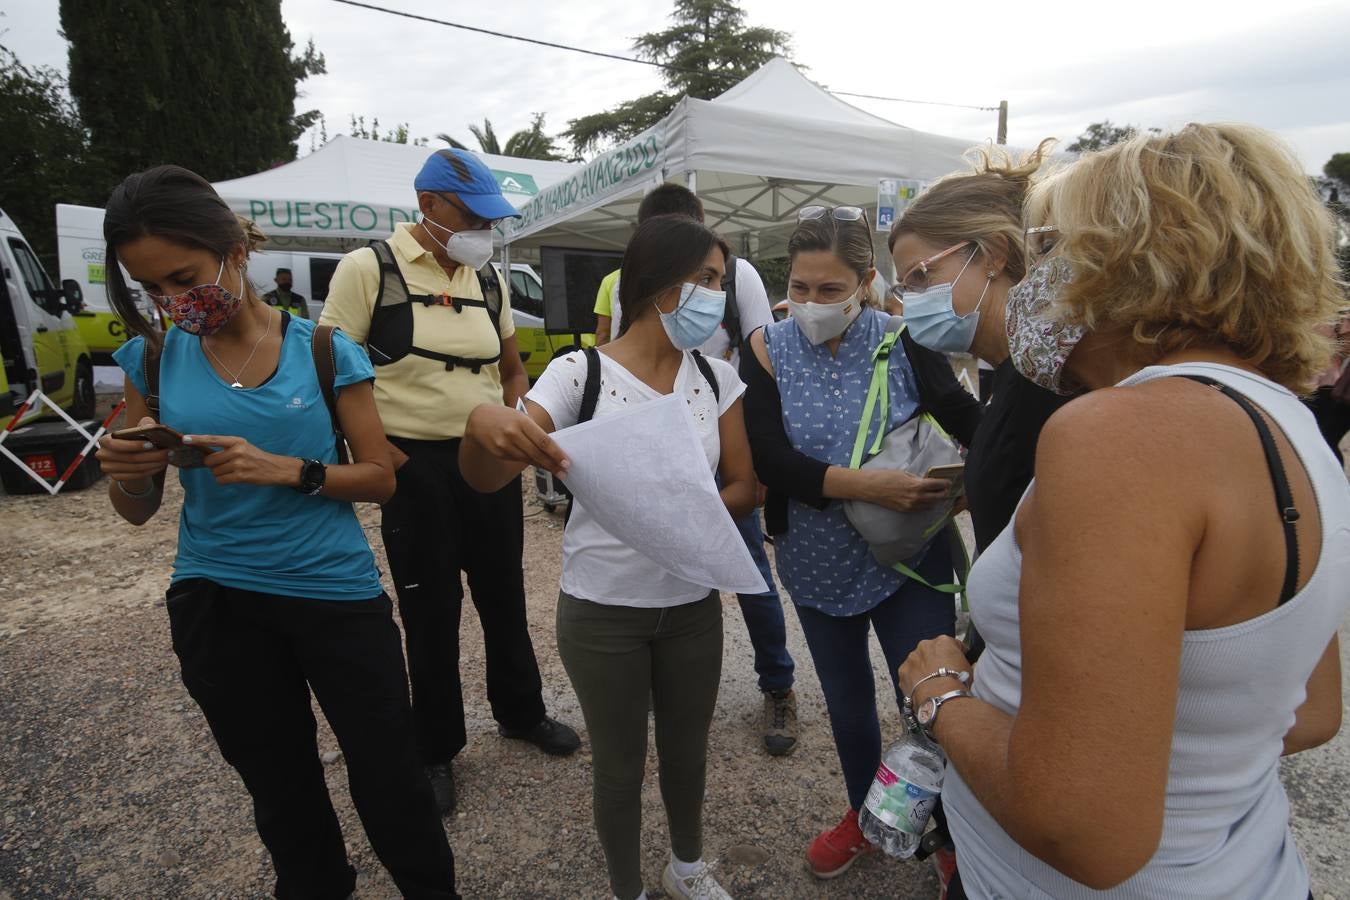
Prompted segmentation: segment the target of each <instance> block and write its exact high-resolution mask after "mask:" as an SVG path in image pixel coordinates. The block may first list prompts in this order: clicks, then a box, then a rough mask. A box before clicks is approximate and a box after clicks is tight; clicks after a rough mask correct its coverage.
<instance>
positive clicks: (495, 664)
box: [380, 437, 544, 765]
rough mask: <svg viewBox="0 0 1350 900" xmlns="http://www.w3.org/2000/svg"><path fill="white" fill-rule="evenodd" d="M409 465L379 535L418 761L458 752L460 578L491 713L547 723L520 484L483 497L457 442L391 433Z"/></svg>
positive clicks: (516, 721)
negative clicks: (533, 633) (529, 612)
mask: <svg viewBox="0 0 1350 900" xmlns="http://www.w3.org/2000/svg"><path fill="white" fill-rule="evenodd" d="M390 440H391V441H393V443H394V444H395V445H397V446H398V447H399V449H401V450H402V451H403V452H404V453H406V454H408V457H409V458H408V461H407V462H406V463H405V464H404V465H403V467H402V468H400V469H399V470H398V489H397V490H396V491H395V492H394V497H393V499H392V500H390V501H389V502H388V503H387V504H385V506H384V515H383V519H382V521H381V525H380V532H381V534H382V535H383V537H384V549H385V552H386V553H387V554H388V556H389V568H390V574H391V575H392V576H393V579H394V590H395V591H396V593H397V594H398V610H399V615H400V616H401V617H402V618H403V631H404V634H405V638H406V641H407V647H408V675H409V677H410V678H411V680H412V705H413V717H414V719H415V720H416V722H417V740H418V745H419V747H420V748H421V752H422V761H423V762H425V763H427V764H428V765H430V764H432V763H440V762H448V761H450V760H451V759H452V758H453V757H454V756H455V754H457V753H459V751H460V750H462V749H464V744H465V740H466V738H465V733H464V696H463V688H462V686H461V684H460V678H459V619H460V610H461V608H462V607H463V605H464V585H463V583H462V582H461V580H460V573H461V572H464V573H465V574H467V575H468V578H469V592H470V596H471V598H472V600H473V605H474V607H475V608H476V609H477V610H478V621H479V622H480V624H481V625H482V626H483V644H484V651H485V655H486V657H487V695H488V703H489V704H490V705H491V706H492V716H493V718H495V719H496V720H497V721H498V722H499V723H501V724H502V725H503V726H505V727H506V728H510V729H528V728H532V727H534V726H535V725H537V724H539V722H541V721H542V720H543V718H544V699H543V695H542V690H543V684H542V682H541V681H540V678H539V664H538V662H536V660H535V657H534V645H533V644H532V643H531V642H530V631H529V626H528V624H527V623H526V620H525V572H524V569H523V568H522V563H521V554H522V550H523V544H524V521H523V519H522V517H521V508H520V502H521V500H520V479H519V478H517V479H516V480H515V481H513V482H512V483H511V484H509V485H507V486H506V487H505V488H503V489H502V490H500V491H497V492H496V493H493V494H480V493H478V492H477V491H475V490H474V489H473V488H471V487H469V485H468V484H467V483H465V481H464V479H463V477H461V475H460V472H459V440H458V439H455V440H447V441H414V440H408V439H406V438H397V437H391V438H390Z"/></svg>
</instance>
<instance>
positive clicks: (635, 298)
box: [619, 215, 731, 334]
mask: <svg viewBox="0 0 1350 900" xmlns="http://www.w3.org/2000/svg"><path fill="white" fill-rule="evenodd" d="M714 247H717V248H720V249H721V251H722V255H723V257H730V256H731V249H730V248H729V247H727V245H726V242H725V241H723V240H722V239H721V238H720V237H718V236H717V234H716V233H715V232H713V230H712V229H711V228H709V227H708V226H706V225H704V224H703V223H702V222H699V221H698V220H696V219H691V218H690V217H689V216H685V215H667V216H654V217H652V218H650V219H648V220H646V221H645V222H643V223H642V224H641V225H639V226H638V227H637V231H635V232H634V233H633V237H632V239H631V240H630V241H629V242H628V248H627V249H626V250H625V251H624V254H623V269H622V272H623V274H622V275H621V276H620V277H619V306H620V307H621V310H620V311H621V312H622V313H623V315H622V317H621V319H620V322H619V334H623V333H624V332H626V331H627V330H628V328H629V326H631V325H632V324H633V322H635V321H637V319H639V318H640V317H642V316H643V315H645V314H646V312H647V309H648V307H649V306H650V305H651V301H652V300H654V299H655V298H656V297H658V296H659V295H660V294H662V293H663V292H664V291H667V290H669V289H670V288H672V287H674V286H676V285H678V284H680V283H681V282H682V281H684V279H685V277H686V276H688V275H689V273H690V272H695V271H698V270H699V269H700V268H701V267H702V266H703V261H704V260H705V259H707V258H708V254H709V253H711V252H712V250H713V248H714Z"/></svg>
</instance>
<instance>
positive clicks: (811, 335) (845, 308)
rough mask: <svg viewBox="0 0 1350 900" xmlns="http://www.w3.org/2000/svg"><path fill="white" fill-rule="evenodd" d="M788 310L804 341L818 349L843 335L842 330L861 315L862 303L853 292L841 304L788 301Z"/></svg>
mask: <svg viewBox="0 0 1350 900" xmlns="http://www.w3.org/2000/svg"><path fill="white" fill-rule="evenodd" d="M859 290H861V288H859ZM788 310H789V313H790V314H791V316H792V321H794V322H796V323H797V327H798V328H800V329H801V331H802V334H804V335H806V339H807V340H808V341H810V342H811V343H812V344H813V345H815V346H817V347H818V346H820V345H821V344H823V343H825V342H826V341H828V340H830V339H831V338H837V337H839V335H841V334H843V333H844V329H846V328H848V326H850V325H852V324H853V320H854V319H856V318H858V316H859V315H861V314H862V310H863V302H862V301H861V300H859V299H858V295H857V293H856V292H855V293H854V295H853V296H852V297H849V298H848V299H847V300H844V301H843V302H841V303H812V302H807V303H798V302H797V301H795V300H789V301H788Z"/></svg>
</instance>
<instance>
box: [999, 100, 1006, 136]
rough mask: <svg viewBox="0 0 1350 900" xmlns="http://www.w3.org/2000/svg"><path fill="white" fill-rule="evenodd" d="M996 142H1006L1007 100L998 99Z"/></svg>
mask: <svg viewBox="0 0 1350 900" xmlns="http://www.w3.org/2000/svg"><path fill="white" fill-rule="evenodd" d="M998 142H999V143H1000V144H1006V143H1008V101H1007V100H1000V101H998Z"/></svg>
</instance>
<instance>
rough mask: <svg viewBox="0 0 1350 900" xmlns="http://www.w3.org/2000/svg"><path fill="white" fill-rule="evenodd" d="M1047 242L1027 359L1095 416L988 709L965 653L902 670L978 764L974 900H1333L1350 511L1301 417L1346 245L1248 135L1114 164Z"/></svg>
mask: <svg viewBox="0 0 1350 900" xmlns="http://www.w3.org/2000/svg"><path fill="white" fill-rule="evenodd" d="M1027 220H1028V221H1029V222H1031V223H1033V224H1034V225H1035V226H1036V227H1038V228H1045V229H1048V228H1049V227H1050V226H1054V228H1055V229H1056V230H1057V231H1058V235H1059V236H1058V239H1057V240H1056V242H1055V246H1054V248H1053V250H1052V251H1051V252H1050V254H1049V256H1048V257H1047V258H1046V259H1044V260H1042V261H1041V262H1040V263H1038V264H1037V265H1035V266H1033V267H1032V269H1031V271H1030V272H1029V273H1028V275H1027V278H1026V279H1025V281H1024V284H1025V285H1028V286H1029V288H1028V289H1026V290H1021V289H1019V290H1018V291H1016V292H1015V293H1014V295H1013V297H1012V298H1011V299H1010V301H1009V306H1008V326H1007V327H1008V335H1009V352H1010V355H1011V357H1012V359H1013V363H1014V365H1016V366H1017V368H1018V369H1019V371H1021V372H1022V374H1023V375H1025V376H1026V377H1027V378H1029V379H1031V380H1032V381H1034V382H1036V383H1037V384H1040V385H1042V386H1043V387H1046V388H1048V389H1050V390H1069V389H1072V388H1074V387H1079V388H1086V389H1087V391H1088V393H1086V395H1085V396H1083V397H1080V398H1079V399H1077V400H1075V401H1074V402H1073V403H1070V404H1068V405H1067V406H1065V407H1064V408H1063V409H1061V410H1060V411H1059V412H1057V413H1056V414H1055V415H1054V416H1053V417H1052V418H1051V420H1050V421H1049V422H1048V423H1047V424H1046V426H1045V429H1044V430H1043V432H1042V434H1041V438H1040V442H1039V446H1038V448H1037V451H1036V478H1035V480H1034V481H1033V482H1032V484H1031V486H1030V488H1029V489H1028V490H1027V492H1026V496H1025V497H1024V498H1023V500H1022V501H1021V503H1020V504H1019V506H1018V509H1017V511H1016V514H1015V516H1014V520H1013V524H1012V526H1011V527H1009V528H1007V529H1005V530H1004V531H1003V533H1002V534H1000V535H999V536H998V538H997V539H996V540H995V541H994V543H993V544H992V545H991V546H990V547H989V548H988V549H987V550H986V551H985V553H984V554H983V555H982V556H981V557H980V559H979V561H978V562H977V563H976V564H975V567H974V570H973V571H972V572H971V576H970V582H969V588H970V606H971V614H972V616H973V617H974V620H975V623H976V624H977V625H978V626H979V627H980V630H981V632H982V633H983V634H984V636H985V639H986V640H987V642H988V646H987V649H986V651H985V653H984V655H983V656H982V657H981V658H980V661H979V663H978V671H977V673H976V677H975V678H974V681H973V691H972V690H967V689H966V688H965V687H964V686H963V685H962V684H961V683H960V681H959V680H957V679H954V678H949V677H947V676H946V675H945V674H943V673H941V672H940V671H939V669H942V668H945V669H950V670H954V671H957V672H963V673H964V672H968V671H969V669H968V666H967V665H966V662H965V656H964V653H963V650H962V648H961V647H960V645H959V644H958V643H957V642H956V641H954V640H952V639H950V638H945V637H943V638H938V639H935V640H931V641H925V642H924V643H922V644H920V646H919V647H918V648H917V649H916V650H915V652H914V653H913V654H911V655H910V657H909V658H908V659H907V660H906V661H905V663H904V665H903V666H902V667H901V670H900V680H901V684H902V686H903V687H904V689H905V690H906V692H907V693H909V694H910V695H911V699H912V701H913V704H914V707H915V709H916V710H917V713H918V720H919V721H920V722H921V723H922V724H923V727H924V728H925V729H926V730H928V731H929V732H930V734H932V735H933V736H934V738H935V739H936V740H938V741H939V742H940V743H941V744H942V748H943V750H944V751H945V752H946V755H947V759H948V761H949V765H948V768H947V775H946V781H945V783H944V786H943V804H944V806H945V809H946V814H947V822H948V825H949V827H950V829H951V832H952V836H953V837H954V838H955V842H956V851H957V860H958V871H957V874H956V878H955V879H954V880H953V884H952V895H953V897H958V898H959V897H964V896H970V897H980V898H984V897H995V896H1002V897H1029V898H1049V897H1053V898H1056V900H1078V898H1082V900H1088V898H1099V897H1107V898H1116V900H1125V898H1129V900H1136V898H1137V900H1145V898H1170V897H1224V898H1232V900H1265V898H1274V897H1279V898H1301V897H1305V896H1306V897H1309V898H1311V896H1312V894H1311V892H1310V889H1309V876H1308V871H1307V869H1306V867H1305V865H1304V863H1303V860H1302V859H1301V858H1300V856H1299V852H1298V849H1297V847H1296V846H1295V843H1294V836H1293V834H1292V833H1291V832H1290V828H1289V801H1288V798H1287V797H1286V796H1285V791H1284V788H1283V787H1282V786H1281V783H1280V758H1281V757H1282V756H1285V755H1288V754H1291V753H1297V752H1299V751H1301V750H1305V749H1308V748H1310V747H1315V746H1317V745H1319V744H1322V743H1324V742H1326V741H1328V740H1330V739H1331V738H1332V737H1334V736H1335V734H1336V733H1337V731H1338V730H1339V728H1340V724H1341V712H1342V703H1341V672H1340V648H1339V644H1338V641H1337V636H1336V635H1337V628H1338V626H1339V625H1340V623H1341V622H1342V620H1343V619H1344V616H1345V615H1346V612H1347V611H1350V592H1347V590H1346V585H1347V584H1350V486H1347V484H1346V479H1345V471H1344V469H1343V468H1342V466H1341V465H1340V464H1339V462H1338V461H1337V460H1336V459H1335V457H1334V456H1333V455H1332V453H1331V451H1330V450H1329V449H1328V448H1327V446H1326V445H1325V443H1324V442H1323V441H1322V438H1321V435H1320V434H1319V432H1318V429H1317V426H1316V423H1315V422H1314V420H1313V418H1312V416H1311V414H1310V413H1309V412H1308V410H1307V409H1306V408H1305V407H1304V406H1303V404H1302V403H1301V402H1300V401H1299V398H1298V393H1297V392H1299V391H1302V390H1304V389H1305V387H1306V385H1307V384H1308V383H1309V379H1310V378H1311V377H1312V376H1314V375H1315V374H1316V373H1317V372H1318V371H1319V370H1321V369H1322V367H1323V366H1325V365H1326V362H1327V359H1328V356H1329V350H1330V342H1329V341H1328V340H1327V338H1326V337H1325V336H1324V335H1321V334H1318V326H1321V325H1325V324H1326V323H1328V322H1330V321H1333V320H1334V319H1335V317H1336V316H1337V315H1338V314H1340V313H1341V312H1342V311H1343V310H1344V308H1345V304H1346V298H1345V294H1344V291H1343V285H1342V284H1341V283H1340V281H1339V278H1338V267H1337V260H1336V254H1335V246H1336V240H1335V237H1336V229H1335V223H1334V221H1333V219H1332V216H1331V215H1330V213H1329V212H1328V211H1327V209H1326V208H1325V206H1324V205H1323V204H1322V202H1321V199H1320V198H1319V197H1318V196H1317V195H1316V192H1315V191H1314V190H1313V189H1312V187H1311V185H1310V184H1309V182H1308V179H1307V177H1306V176H1305V175H1304V174H1303V167H1302V166H1301V165H1300V164H1299V162H1298V160H1297V158H1296V157H1295V156H1294V155H1293V153H1292V152H1291V151H1290V150H1289V149H1288V148H1287V147H1285V146H1283V145H1282V144H1281V143H1280V142H1279V141H1278V140H1277V139H1275V138H1274V136H1272V135H1270V134H1269V133H1267V132H1264V131H1261V130H1260V129H1257V128H1254V127H1252V126H1247V125H1188V126H1187V127H1185V128H1184V129H1182V130H1180V131H1178V132H1175V133H1171V134H1161V135H1153V134H1150V135H1146V136H1141V137H1137V138H1135V139H1133V140H1130V141H1127V142H1125V143H1122V144H1117V145H1116V146H1114V147H1112V148H1110V149H1108V150H1104V151H1101V152H1099V153H1093V154H1089V155H1086V156H1084V157H1083V158H1082V159H1080V160H1079V161H1078V162H1076V163H1074V164H1073V165H1072V166H1070V167H1068V168H1067V169H1065V170H1064V171H1061V172H1059V173H1057V174H1055V175H1053V176H1050V177H1048V178H1046V179H1044V180H1042V181H1040V182H1039V183H1038V184H1036V185H1035V186H1034V187H1033V188H1032V191H1031V193H1030V195H1029V196H1028V201H1027ZM1037 233H1046V232H1037ZM929 675H935V676H936V677H933V678H929V677H927V676H929Z"/></svg>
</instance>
